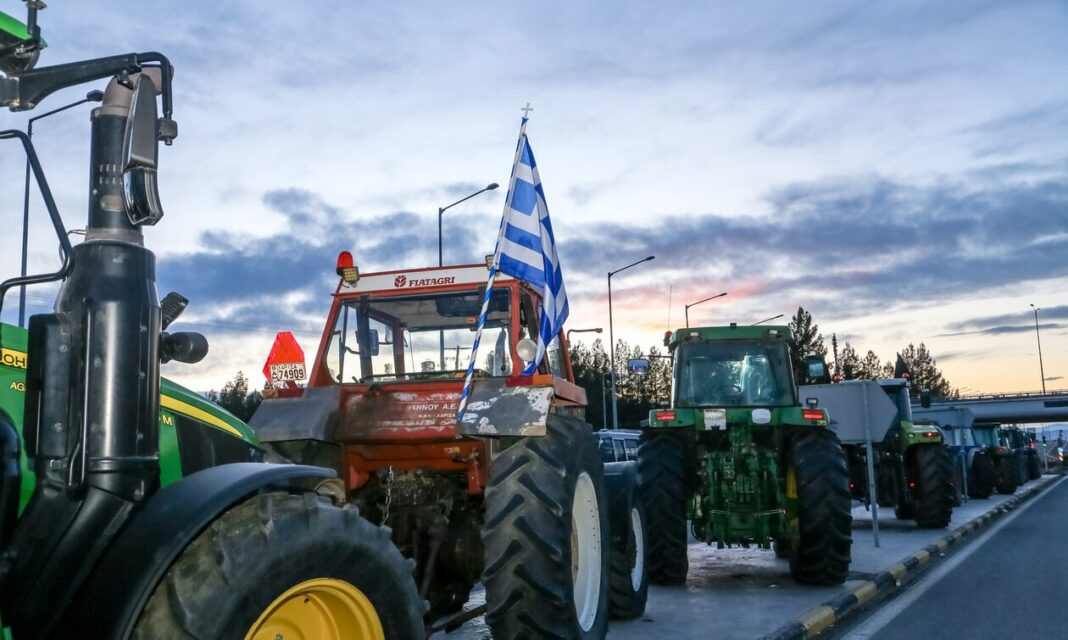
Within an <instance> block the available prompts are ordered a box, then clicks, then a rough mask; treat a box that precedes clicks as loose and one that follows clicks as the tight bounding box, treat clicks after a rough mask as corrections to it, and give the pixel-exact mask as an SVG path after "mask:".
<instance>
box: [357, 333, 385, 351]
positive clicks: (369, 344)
mask: <svg viewBox="0 0 1068 640" xmlns="http://www.w3.org/2000/svg"><path fill="white" fill-rule="evenodd" d="M356 344H357V346H358V347H359V353H360V355H361V356H370V357H374V356H377V355H378V352H379V350H380V348H381V344H382V343H381V341H380V340H379V337H378V329H368V330H367V340H360V332H359V330H357V331H356Z"/></svg>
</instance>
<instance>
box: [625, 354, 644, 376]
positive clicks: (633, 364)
mask: <svg viewBox="0 0 1068 640" xmlns="http://www.w3.org/2000/svg"><path fill="white" fill-rule="evenodd" d="M627 371H629V372H631V373H633V374H634V375H637V376H644V375H645V374H647V373H649V360H648V359H647V358H632V359H630V360H627Z"/></svg>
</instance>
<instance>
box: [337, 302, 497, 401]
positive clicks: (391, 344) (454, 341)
mask: <svg viewBox="0 0 1068 640" xmlns="http://www.w3.org/2000/svg"><path fill="white" fill-rule="evenodd" d="M509 299H510V296H509V291H508V290H507V289H503V288H502V289H495V290H494V291H493V295H492V296H491V298H490V306H489V315H488V316H487V319H486V325H485V327H484V328H483V330H482V347H481V349H480V353H482V354H484V355H482V356H481V357H480V358H479V362H478V363H476V369H477V370H481V371H483V372H484V373H485V374H488V375H491V376H506V375H511V374H512V355H511V342H512V340H511V339H510V338H511V336H509V335H508V334H509V327H510V322H511V315H510V313H509ZM481 308H482V296H481V294H480V293H479V292H478V291H477V290H473V291H470V292H460V293H457V292H452V293H435V294H423V295H414V296H393V297H388V298H387V297H383V298H370V297H364V298H361V299H354V300H347V301H345V302H343V303H342V304H341V305H339V307H338V312H337V316H336V317H335V319H334V330H333V333H332V334H331V336H330V343H329V344H328V345H327V352H326V354H325V362H326V366H327V368H328V369H329V370H330V376H331V377H332V378H333V379H334V380H336V381H337V382H364V383H366V382H371V381H400V380H426V379H434V378H442V377H450V378H451V377H462V375H463V372H465V371H466V370H467V361H468V358H469V357H470V355H471V347H472V346H473V345H474V341H475V327H476V326H477V321H478V315H479V312H480V311H481Z"/></svg>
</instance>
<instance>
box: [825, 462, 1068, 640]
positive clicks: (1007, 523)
mask: <svg viewBox="0 0 1068 640" xmlns="http://www.w3.org/2000/svg"><path fill="white" fill-rule="evenodd" d="M1066 505H1068V482H1064V481H1061V482H1058V483H1057V484H1056V485H1055V486H1053V487H1052V488H1050V489H1049V490H1047V491H1045V492H1043V493H1042V494H1041V495H1039V496H1038V497H1037V498H1035V499H1034V500H1031V501H1028V502H1026V503H1024V504H1023V505H1021V507H1020V509H1019V510H1018V511H1016V512H1014V513H1012V514H1009V515H1007V516H1006V517H1005V518H1003V519H1002V520H1001V521H999V522H997V523H996V524H995V525H994V526H992V527H991V529H990V530H989V531H987V532H986V533H984V534H982V536H981V537H980V538H979V539H977V540H975V541H974V542H972V543H971V544H970V545H968V546H967V547H965V548H963V549H961V550H960V551H958V552H957V553H954V554H952V555H950V556H949V557H948V558H947V559H946V561H945V562H944V563H943V564H941V565H938V566H936V567H935V568H934V570H933V571H932V572H931V573H930V574H928V575H926V576H923V577H922V578H920V579H919V581H917V582H916V583H915V584H912V585H910V586H909V588H908V589H906V590H904V591H902V592H901V594H900V595H899V596H898V597H897V598H895V599H894V600H892V601H890V602H888V603H884V604H882V605H881V606H880V607H879V608H877V609H876V610H875V611H874V613H873V614H872V615H871V617H870V618H868V619H866V620H862V621H861V622H859V623H857V624H856V625H854V626H853V627H852V628H850V629H846V630H844V631H842V632H841V633H840V634H839V637H841V638H847V639H849V640H899V639H900V640H906V639H908V640H913V639H915V638H932V637H939V636H941V637H954V638H998V639H999V640H1014V639H1016V638H1021V639H1022V638H1028V639H1030V638H1063V637H1066V636H1068V608H1066V604H1068V603H1066V602H1065V599H1064V596H1065V593H1068V553H1065V549H1064V546H1065V545H1068V508H1065V507H1066Z"/></svg>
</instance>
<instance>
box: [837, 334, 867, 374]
mask: <svg viewBox="0 0 1068 640" xmlns="http://www.w3.org/2000/svg"><path fill="white" fill-rule="evenodd" d="M837 363H838V366H837V367H836V370H837V373H838V375H840V376H842V379H843V380H857V379H859V378H860V377H861V375H860V374H861V369H862V365H861V361H860V356H859V355H857V350H856V349H854V348H853V345H851V344H849V343H848V342H847V343H845V346H844V347H842V353H841V355H840V357H839V358H837Z"/></svg>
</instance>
